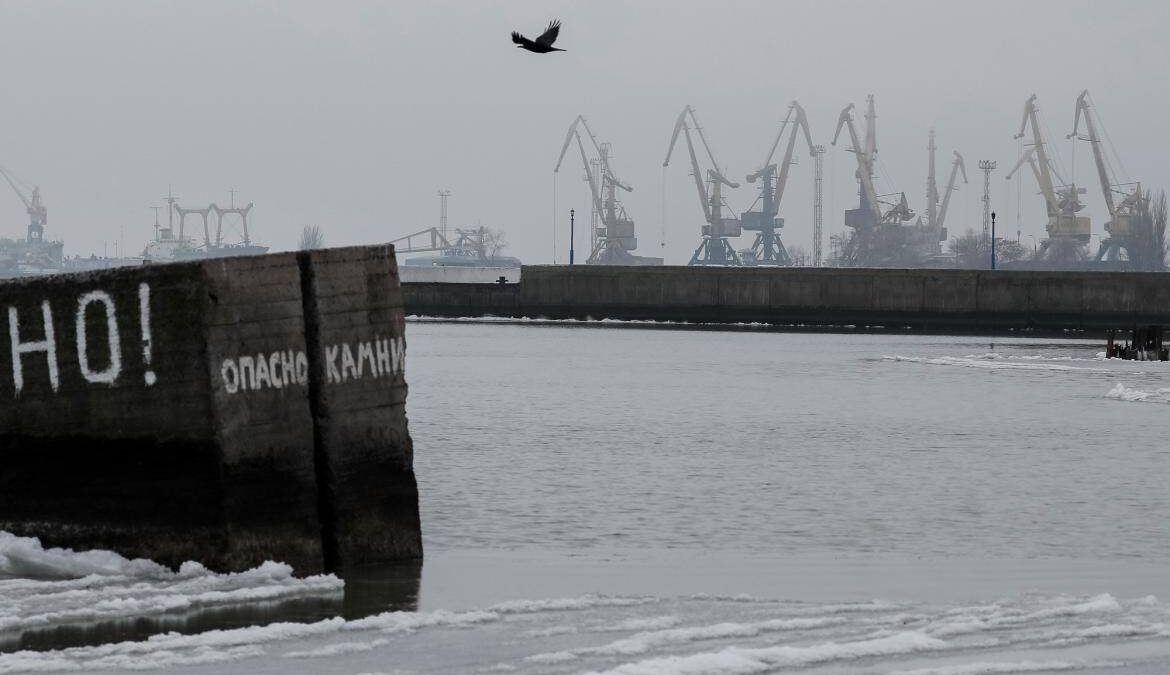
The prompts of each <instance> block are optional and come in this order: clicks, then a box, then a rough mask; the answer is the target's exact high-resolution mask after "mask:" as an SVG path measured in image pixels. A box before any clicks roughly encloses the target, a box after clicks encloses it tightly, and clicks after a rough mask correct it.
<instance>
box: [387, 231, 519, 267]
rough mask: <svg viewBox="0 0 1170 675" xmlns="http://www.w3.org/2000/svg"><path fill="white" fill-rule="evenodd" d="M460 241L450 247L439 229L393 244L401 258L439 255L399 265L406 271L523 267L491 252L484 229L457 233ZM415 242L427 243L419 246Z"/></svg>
mask: <svg viewBox="0 0 1170 675" xmlns="http://www.w3.org/2000/svg"><path fill="white" fill-rule="evenodd" d="M455 232H456V233H458V235H459V236H458V237H457V238H456V239H455V242H454V243H451V242H450V241H449V240H448V239H447V238H446V237H445V236H444V235H443V233H442V232H441V231H440V230H438V229H437V228H433V227H432V228H428V229H426V230H423V231H422V232H415V233H414V234H409V235H407V236H405V237H399V238H398V239H395V240H394V241H392V242H390V243H392V244H394V248H395V249H396V250H397V252H398V253H400V254H405V253H423V252H428V251H434V252H436V254H437V255H430V256H423V257H415V258H406V259H405V260H402V261H401V263H400V264H402V265H406V266H407V267H484V268H493V269H494V268H514V267H520V266H521V265H522V263H521V262H520V259H519V258H513V257H512V256H507V255H499V254H498V253H495V252H493V251H492V249H493V248H498V245H495V244H493V243H492V241H491V239H492V233H491V232H490V231H489V230H488V229H487V228H485V227H479V228H476V229H473V230H459V229H457V230H455ZM413 239H424V241H425V242H426V243H423V244H417V243H415V242H414V241H412V240H413Z"/></svg>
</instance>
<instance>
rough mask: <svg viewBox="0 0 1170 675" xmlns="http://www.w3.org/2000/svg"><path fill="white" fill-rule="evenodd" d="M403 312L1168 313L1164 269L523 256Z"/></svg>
mask: <svg viewBox="0 0 1170 675" xmlns="http://www.w3.org/2000/svg"><path fill="white" fill-rule="evenodd" d="M403 293H404V297H405V301H406V308H407V313H408V314H416V315H427V316H439V317H478V316H503V317H517V318H519V317H529V318H536V317H544V318H554V319H570V318H571V319H586V318H594V319H629V320H651V321H687V322H693V323H739V322H745V323H751V322H760V323H768V324H775V325H780V326H870V327H879V326H880V327H886V328H893V329H904V328H910V329H916V330H929V331H959V332H962V331H973V332H1005V331H1017V330H1043V331H1062V330H1105V329H1110V328H1129V327H1132V326H1134V325H1158V324H1170V274H1160V273H1128V272H1125V273H1123V272H1023V271H1019V272H1017V271H994V272H992V271H972V270H928V269H922V270H894V269H844V268H840V269H838V268H743V267H739V268H728V267H721V268H716V267H656V268H630V267H599V266H574V267H566V266H529V267H524V268H523V270H522V272H521V277H520V282H519V283H516V284H504V285H499V284H494V285H493V284H438V283H435V284H404V285H403Z"/></svg>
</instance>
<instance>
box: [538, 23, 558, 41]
mask: <svg viewBox="0 0 1170 675" xmlns="http://www.w3.org/2000/svg"><path fill="white" fill-rule="evenodd" d="M560 32H561V22H560V21H559V20H558V21H551V22H549V24H548V28H546V29H545V31H544V32H543V33H541V34H540V37H538V38H536V44H538V45H540V46H542V47H551V46H552V43H554V42H556V41H557V35H559V34H560Z"/></svg>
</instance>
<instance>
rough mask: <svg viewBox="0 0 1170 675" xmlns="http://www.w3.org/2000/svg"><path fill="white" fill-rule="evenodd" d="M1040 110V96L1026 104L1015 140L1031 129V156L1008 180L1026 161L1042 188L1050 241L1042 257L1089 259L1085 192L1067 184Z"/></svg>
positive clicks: (1047, 258) (1062, 259) (1021, 162)
mask: <svg viewBox="0 0 1170 675" xmlns="http://www.w3.org/2000/svg"><path fill="white" fill-rule="evenodd" d="M1036 110H1037V108H1036V95H1035V94H1032V95H1031V96H1030V97H1028V100H1027V101H1026V102H1025V103H1024V117H1023V119H1022V120H1021V121H1020V130H1019V131H1018V132H1017V133H1016V135H1015V136H1014V138H1023V137H1024V135H1025V132H1027V130H1028V129H1029V128H1031V130H1032V142H1031V144H1030V148H1029V150H1030V152H1025V153H1024V156H1023V157H1021V158H1020V161H1019V162H1017V163H1016V167H1015V168H1014V169H1012V171H1011V172H1010V173H1009V174H1008V175H1007V178H1009V179H1010V178H1011V177H1012V175H1013V174H1014V173H1015V172H1016V169H1018V168H1019V167H1020V165H1021V164H1023V163H1024V162H1025V161H1027V162H1028V163H1029V164H1031V166H1032V173H1033V175H1035V176H1036V182H1037V183H1039V185H1040V194H1041V195H1042V196H1043V197H1044V207H1045V210H1046V211H1047V213H1048V223H1047V225H1046V227H1045V229H1046V230H1047V232H1048V239H1046V240H1044V241H1043V242H1042V243H1041V245H1040V252H1039V255H1038V257H1039V258H1041V259H1046V260H1050V261H1053V262H1062V263H1067V262H1075V261H1077V260H1080V259H1082V258H1084V257H1085V252H1084V251H1085V244H1087V243H1089V232H1090V227H1089V219H1088V218H1087V217H1086V216H1078V215H1077V213H1078V212H1079V211H1080V210H1081V209H1083V208H1084V204H1082V203H1081V200H1080V195H1081V194H1084V192H1085V190H1084V188H1077V186H1076V185H1075V184H1066V183H1065V181H1064V179H1063V178H1061V176H1060V172H1059V171H1058V170H1057V166H1056V164H1055V163H1054V162H1053V161H1052V157H1051V154H1050V153H1049V152H1048V148H1047V146H1046V143H1045V141H1044V136H1043V134H1042V133H1041V131H1040V121H1039V119H1038V118H1037V114H1036ZM1054 179H1055V180H1054Z"/></svg>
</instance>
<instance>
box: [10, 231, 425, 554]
mask: <svg viewBox="0 0 1170 675" xmlns="http://www.w3.org/2000/svg"><path fill="white" fill-rule="evenodd" d="M403 331H404V321H403V305H402V295H401V289H400V286H399V283H398V276H397V266H396V261H395V258H394V250H393V247H391V246H373V247H362V248H343V249H327V250H319V251H312V252H301V253H281V254H272V255H262V256H252V257H239V258H219V259H213V260H205V261H199V262H187V263H175V264H166V265H144V266H141V267H134V268H119V269H112V270H103V271H95V272H85V273H79V274H64V275H56V276H51V277H41V278H34V279H25V280H19V281H7V282H0V332H3V333H5V335H0V530H5V531H8V532H12V533H14V534H17V535H21V536H35V537H38V538H40V539H41V541H42V542H43V543H44V544H45V545H46V546H62V547H69V548H74V549H91V548H101V549H109V550H114V551H117V552H119V553H121V554H123V555H126V556H129V557H144V558H149V559H152V560H156V561H158V562H161V563H164V564H167V565H170V566H177V565H178V564H180V563H182V562H184V561H186V560H195V561H199V562H201V563H203V564H205V565H207V566H208V567H210V568H212V569H216V570H225V571H226V570H242V569H246V568H249V567H253V566H255V565H257V564H260V563H262V562H264V561H265V560H277V561H283V562H286V563H288V564H290V565H292V566H293V568H294V569H295V570H296V572H297V573H300V574H308V573H316V572H320V571H323V570H328V571H337V570H343V569H345V568H346V567H349V566H353V565H359V564H363V563H370V562H389V561H397V560H405V559H414V558H418V557H420V556H421V553H422V544H421V537H420V528H419V518H418V491H417V487H416V483H415V477H414V472H413V468H412V465H413V449H412V445H411V439H410V436H409V435H408V433H407V427H406V414H405V398H406V382H405V376H404V359H405V349H406V343H405V336H404V332H403Z"/></svg>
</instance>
